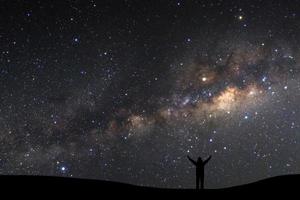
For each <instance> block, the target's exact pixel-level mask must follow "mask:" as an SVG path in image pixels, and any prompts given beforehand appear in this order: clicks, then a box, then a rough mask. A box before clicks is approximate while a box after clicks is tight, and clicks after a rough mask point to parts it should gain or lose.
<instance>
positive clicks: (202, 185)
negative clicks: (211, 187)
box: [200, 172, 204, 189]
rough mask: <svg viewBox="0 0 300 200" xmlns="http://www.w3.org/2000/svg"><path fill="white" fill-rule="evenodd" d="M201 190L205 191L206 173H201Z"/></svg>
mask: <svg viewBox="0 0 300 200" xmlns="http://www.w3.org/2000/svg"><path fill="white" fill-rule="evenodd" d="M200 178H201V189H204V172H203V173H201V177H200Z"/></svg>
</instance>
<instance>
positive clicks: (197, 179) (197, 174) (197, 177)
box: [196, 171, 200, 190]
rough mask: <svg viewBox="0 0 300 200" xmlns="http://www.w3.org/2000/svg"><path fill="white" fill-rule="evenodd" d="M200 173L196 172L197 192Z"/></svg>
mask: <svg viewBox="0 0 300 200" xmlns="http://www.w3.org/2000/svg"><path fill="white" fill-rule="evenodd" d="M199 178H200V177H199V172H198V171H196V190H199Z"/></svg>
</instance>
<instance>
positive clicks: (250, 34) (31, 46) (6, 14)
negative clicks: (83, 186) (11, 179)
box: [0, 0, 300, 188]
mask: <svg viewBox="0 0 300 200" xmlns="http://www.w3.org/2000/svg"><path fill="white" fill-rule="evenodd" d="M0 3H1V4H0V91H1V93H0V174H6V175H19V174H25V175H50V176H65V177H77V178H90V179H101V180H110V181H118V182H125V183H132V184H136V185H146V186H154V187H170V188H191V187H194V182H195V181H194V179H195V169H194V166H193V165H192V164H191V163H190V162H189V161H188V159H187V158H186V156H187V155H189V156H191V157H192V158H194V159H196V158H197V157H198V156H202V157H203V158H206V157H208V156H209V155H212V159H211V160H210V162H209V163H208V164H207V165H206V172H205V173H206V186H207V187H208V188H220V187H227V186H233V185H239V184H244V183H249V182H252V181H256V180H259V179H264V178H267V177H272V176H276V175H283V174H294V173H300V144H299V143H300V131H299V130H300V107H299V102H300V49H299V46H300V1H297V0H284V1H271V0H268V1H262V0H261V1H253V0H251V1H229V0H226V1H225V0H219V1H201V0H170V1H167V0H161V1H159V0H151V1H142V0H140V1H130V0H123V1H117V0H116V1H111V0H109V1H105V0H101V1H100V0H99V1H91V0H89V1H88V0H84V1H83V0H82V1H79V0H69V1H59V0H57V1H50V0H49V1H48V0H43V1H25V0H22V1H21V0H19V1H17V0H2V1H1V2H0Z"/></svg>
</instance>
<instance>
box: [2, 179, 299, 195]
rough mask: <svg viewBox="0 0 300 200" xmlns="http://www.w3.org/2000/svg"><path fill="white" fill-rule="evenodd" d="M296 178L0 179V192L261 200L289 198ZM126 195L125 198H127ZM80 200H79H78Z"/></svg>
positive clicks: (296, 181) (297, 184)
mask: <svg viewBox="0 0 300 200" xmlns="http://www.w3.org/2000/svg"><path fill="white" fill-rule="evenodd" d="M299 181H300V175H285V176H278V177H273V178H268V179H264V180H260V181H257V182H254V183H250V184H245V185H240V186H234V187H229V188H224V189H205V190H203V191H195V190H194V189H161V188H151V187H141V186H135V185H130V184H125V183H117V182H109V181H100V180H86V179H76V178H63V177H46V176H0V188H1V191H2V194H8V195H9V196H15V195H17V196H20V197H39V198H40V197H43V198H44V197H50V198H57V197H63V196H66V197H83V198H84V199H89V196H91V197H92V196H93V198H95V197H99V198H97V199H102V197H104V196H105V197H107V196H109V197H121V198H126V199H127V197H143V198H144V197H154V196H156V197H158V196H160V197H162V196H166V197H176V198H179V199H182V197H184V198H186V197H189V196H195V197H199V198H200V197H201V198H204V197H205V198H206V197H209V198H210V197H216V196H220V197H222V199H223V198H224V197H228V196H230V197H231V196H232V195H234V196H236V195H238V197H255V198H257V197H261V196H262V195H263V196H264V195H266V196H270V195H271V194H276V195H277V194H278V195H284V196H286V195H292V194H293V193H294V194H295V193H296V192H297V189H298V188H299ZM127 195H128V196H127ZM80 199H81V198H80Z"/></svg>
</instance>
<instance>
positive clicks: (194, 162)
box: [187, 156, 197, 165]
mask: <svg viewBox="0 0 300 200" xmlns="http://www.w3.org/2000/svg"><path fill="white" fill-rule="evenodd" d="M187 158H188V159H189V160H190V161H191V163H193V164H194V165H196V164H197V163H196V161H194V160H193V159H191V158H190V157H189V156H187Z"/></svg>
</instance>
